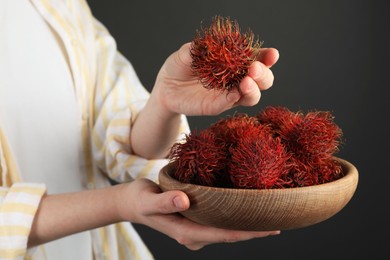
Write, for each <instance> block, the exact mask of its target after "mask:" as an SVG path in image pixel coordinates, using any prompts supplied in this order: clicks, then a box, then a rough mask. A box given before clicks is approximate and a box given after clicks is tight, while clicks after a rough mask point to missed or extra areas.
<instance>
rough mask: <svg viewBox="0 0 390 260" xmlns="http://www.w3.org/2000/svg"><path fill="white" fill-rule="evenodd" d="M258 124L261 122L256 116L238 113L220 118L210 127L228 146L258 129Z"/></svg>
mask: <svg viewBox="0 0 390 260" xmlns="http://www.w3.org/2000/svg"><path fill="white" fill-rule="evenodd" d="M257 126H259V122H258V120H257V119H256V118H255V117H252V116H249V115H247V114H239V113H237V114H235V115H234V116H231V117H226V118H223V119H220V120H219V121H217V122H215V123H214V124H212V125H211V126H210V127H209V129H210V130H211V131H213V132H214V133H215V134H216V135H217V136H219V137H220V138H221V139H222V140H224V142H225V143H226V144H227V146H230V145H234V144H235V143H237V142H238V141H239V140H240V139H241V138H242V137H243V136H246V135H249V134H250V133H251V132H253V131H257V129H256V127H257ZM227 148H228V147H227Z"/></svg>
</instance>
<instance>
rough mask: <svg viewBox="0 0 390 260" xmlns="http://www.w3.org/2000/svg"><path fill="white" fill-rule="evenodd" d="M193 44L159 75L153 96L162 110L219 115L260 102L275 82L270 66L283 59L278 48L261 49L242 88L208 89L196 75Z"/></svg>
mask: <svg viewBox="0 0 390 260" xmlns="http://www.w3.org/2000/svg"><path fill="white" fill-rule="evenodd" d="M190 47H191V45H190V43H187V44H184V45H183V46H182V47H181V48H180V49H179V50H178V51H176V52H174V53H173V54H172V55H171V56H169V57H168V59H167V60H166V62H165V63H164V65H163V66H162V68H161V70H160V72H159V74H158V76H157V80H156V84H155V86H154V88H153V91H152V98H154V99H155V100H156V101H157V103H158V104H160V106H161V107H162V109H166V110H167V111H171V112H173V113H178V114H185V115H217V114H220V113H222V112H224V111H226V110H228V109H230V108H232V107H234V106H238V105H241V106H253V105H255V104H257V103H258V102H259V100H260V96H261V91H263V90H266V89H268V88H270V87H271V86H272V84H273V81H274V76H273V73H272V71H271V70H270V68H271V66H273V65H274V64H275V63H276V62H277V60H278V58H279V53H278V51H277V50H276V49H274V48H265V49H264V48H263V49H261V51H260V55H259V57H258V60H257V61H255V62H254V63H253V64H252V65H251V66H250V68H249V71H248V75H247V76H246V77H245V78H244V79H243V80H242V81H241V83H240V91H238V90H237V89H235V90H233V91H231V92H227V91H224V92H221V91H219V90H208V89H206V88H204V87H203V86H202V85H201V83H200V82H199V80H198V79H197V78H196V77H195V76H194V75H193V73H192V70H191V61H192V59H191V55H190Z"/></svg>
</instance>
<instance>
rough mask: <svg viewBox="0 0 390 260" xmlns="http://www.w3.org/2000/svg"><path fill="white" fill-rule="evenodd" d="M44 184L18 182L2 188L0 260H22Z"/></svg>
mask: <svg viewBox="0 0 390 260" xmlns="http://www.w3.org/2000/svg"><path fill="white" fill-rule="evenodd" d="M45 192H46V187H45V185H43V184H35V183H15V184H13V185H12V186H11V187H10V188H5V187H0V259H23V257H24V256H25V255H26V252H27V240H28V236H29V234H30V230H31V225H32V223H33V219H34V216H35V213H36V211H37V209H38V206H39V203H40V201H41V198H42V196H43V195H44V194H45Z"/></svg>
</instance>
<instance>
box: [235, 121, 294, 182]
mask: <svg viewBox="0 0 390 260" xmlns="http://www.w3.org/2000/svg"><path fill="white" fill-rule="evenodd" d="M255 129H256V131H252V132H250V134H246V135H244V136H242V137H241V139H240V140H239V141H238V143H237V145H236V147H234V148H233V147H231V149H230V154H231V160H229V162H228V163H229V164H228V165H229V174H230V178H231V180H232V183H233V185H234V187H236V188H246V189H270V188H280V187H283V186H285V185H286V181H284V179H285V176H286V175H287V174H288V173H289V172H290V165H289V163H288V161H289V157H290V156H289V154H288V153H287V152H286V150H285V148H284V146H283V145H282V143H281V142H280V138H274V137H272V133H271V131H270V128H269V127H267V126H266V125H260V126H258V127H256V128H255Z"/></svg>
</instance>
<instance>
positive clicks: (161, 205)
mask: <svg viewBox="0 0 390 260" xmlns="http://www.w3.org/2000/svg"><path fill="white" fill-rule="evenodd" d="M155 205H156V208H157V210H158V212H157V213H161V214H170V213H175V212H180V211H184V210H187V209H188V208H189V207H190V200H189V198H188V196H187V195H186V194H185V193H184V192H182V191H167V192H163V193H160V194H158V195H157V196H156V200H155Z"/></svg>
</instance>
